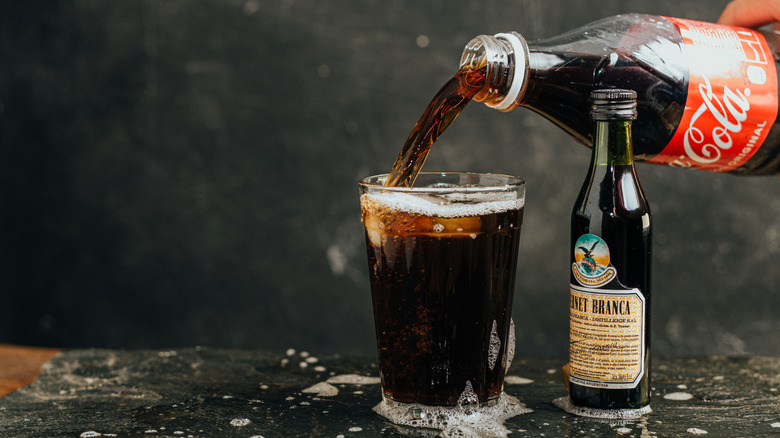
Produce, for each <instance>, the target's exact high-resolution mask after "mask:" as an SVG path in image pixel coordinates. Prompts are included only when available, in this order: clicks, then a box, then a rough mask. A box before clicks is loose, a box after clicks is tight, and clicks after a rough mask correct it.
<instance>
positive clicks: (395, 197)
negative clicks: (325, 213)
mask: <svg viewBox="0 0 780 438" xmlns="http://www.w3.org/2000/svg"><path fill="white" fill-rule="evenodd" d="M386 178H387V176H386V175H380V176H376V177H369V178H365V179H363V180H362V181H361V183H360V187H361V209H362V220H363V224H364V226H365V234H366V249H367V253H368V268H369V276H370V280H371V293H372V298H373V308H374V319H375V327H376V338H377V349H378V353H379V366H380V377H381V382H382V392H383V397H384V399H385V400H386V401H391V402H394V403H402V404H411V403H417V404H422V405H427V406H458V405H461V406H462V405H467V406H476V405H483V404H486V403H490V402H491V401H494V400H496V399H497V398H498V397H499V396H500V395H501V394H502V388H503V381H504V374H505V373H506V369H507V367H508V365H509V362H510V361H511V356H512V355H513V351H514V339H513V329H510V326H511V310H512V295H513V291H514V284H515V272H516V266H517V261H518V242H519V238H520V227H521V224H522V218H523V206H524V197H525V186H524V183H523V182H522V180H520V179H518V178H514V177H509V176H502V175H491V174H474V173H422V174H420V175H419V177H417V182H416V184H415V186H414V187H391V186H386V185H384V182H385V179H386Z"/></svg>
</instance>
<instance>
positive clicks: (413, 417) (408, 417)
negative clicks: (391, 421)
mask: <svg viewBox="0 0 780 438" xmlns="http://www.w3.org/2000/svg"><path fill="white" fill-rule="evenodd" d="M425 417H426V415H425V410H424V409H423V408H421V407H419V406H416V405H415V406H412V407H411V408H409V409H407V410H406V412H405V413H404V421H408V422H410V423H413V422H419V421H421V420H425Z"/></svg>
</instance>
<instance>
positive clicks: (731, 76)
mask: <svg viewBox="0 0 780 438" xmlns="http://www.w3.org/2000/svg"><path fill="white" fill-rule="evenodd" d="M664 18H666V19H667V20H669V21H671V22H672V23H674V24H676V25H677V27H678V28H679V30H680V34H681V35H682V39H683V41H684V43H685V52H686V55H687V56H688V60H689V77H688V99H687V101H686V103H685V113H684V114H683V117H682V120H681V121H680V126H679V127H678V128H677V131H676V132H675V134H674V137H672V140H671V142H670V143H669V144H668V145H667V146H666V148H664V150H663V151H662V152H661V153H660V154H658V155H657V156H655V157H653V158H652V159H651V160H649V161H650V162H652V163H658V164H667V165H670V166H676V167H691V168H696V169H702V170H710V171H714V172H727V171H730V170H733V169H736V168H737V167H740V166H741V165H743V164H744V163H745V162H746V161H747V160H749V159H750V157H752V156H753V154H755V153H756V151H758V149H759V148H760V147H761V144H762V143H763V142H764V139H765V138H766V136H767V134H769V130H770V128H771V127H772V124H774V122H775V118H776V117H777V100H778V99H777V70H776V67H775V62H774V59H773V57H772V52H771V51H770V50H769V46H768V45H767V43H766V40H765V39H764V36H763V35H761V34H760V33H758V32H755V31H752V30H750V29H744V28H738V27H730V26H723V25H718V24H712V23H704V22H700V21H692V20H684V19H679V18H670V17H664Z"/></svg>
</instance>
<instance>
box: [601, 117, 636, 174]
mask: <svg viewBox="0 0 780 438" xmlns="http://www.w3.org/2000/svg"><path fill="white" fill-rule="evenodd" d="M594 123H595V124H596V131H595V132H596V133H595V138H594V141H593V159H592V163H591V164H592V165H593V166H607V165H624V166H627V165H633V164H634V154H633V146H632V140H631V121H630V120H599V121H596V122H594Z"/></svg>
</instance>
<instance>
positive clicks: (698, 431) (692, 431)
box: [686, 427, 709, 435]
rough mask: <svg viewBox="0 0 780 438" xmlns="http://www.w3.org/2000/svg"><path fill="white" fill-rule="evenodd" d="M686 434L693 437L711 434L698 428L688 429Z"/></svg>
mask: <svg viewBox="0 0 780 438" xmlns="http://www.w3.org/2000/svg"><path fill="white" fill-rule="evenodd" d="M686 432H688V433H689V434H691V435H707V434H708V433H709V432H707V431H706V430H704V429H699V428H697V427H691V428H688V430H687V431H686Z"/></svg>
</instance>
